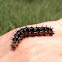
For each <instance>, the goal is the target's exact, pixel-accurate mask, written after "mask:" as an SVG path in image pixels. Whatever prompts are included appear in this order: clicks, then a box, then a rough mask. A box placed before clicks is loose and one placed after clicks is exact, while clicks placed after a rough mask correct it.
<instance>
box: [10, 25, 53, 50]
mask: <svg viewBox="0 0 62 62" xmlns="http://www.w3.org/2000/svg"><path fill="white" fill-rule="evenodd" d="M53 34H54V32H53V28H51V27H47V26H46V27H25V28H20V29H19V30H18V31H17V32H16V34H14V38H12V41H13V42H12V44H11V47H12V48H13V49H15V48H16V47H17V46H18V45H19V43H20V41H22V40H23V39H24V38H25V37H30V36H33V37H34V36H52V35H53Z"/></svg>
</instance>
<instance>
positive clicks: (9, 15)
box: [0, 0, 62, 35]
mask: <svg viewBox="0 0 62 62" xmlns="http://www.w3.org/2000/svg"><path fill="white" fill-rule="evenodd" d="M61 17H62V0H0V35H3V34H4V33H6V32H8V31H10V30H12V29H15V28H17V27H21V26H25V25H30V24H36V23H41V22H44V21H52V20H57V19H60V18H61Z"/></svg>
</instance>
